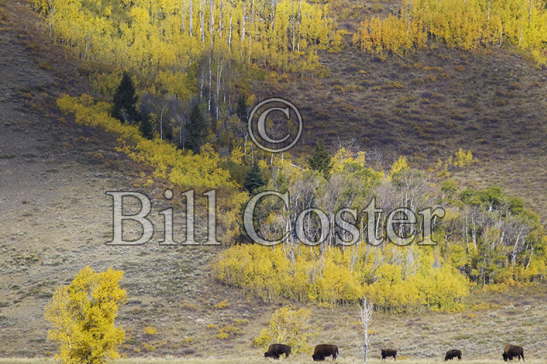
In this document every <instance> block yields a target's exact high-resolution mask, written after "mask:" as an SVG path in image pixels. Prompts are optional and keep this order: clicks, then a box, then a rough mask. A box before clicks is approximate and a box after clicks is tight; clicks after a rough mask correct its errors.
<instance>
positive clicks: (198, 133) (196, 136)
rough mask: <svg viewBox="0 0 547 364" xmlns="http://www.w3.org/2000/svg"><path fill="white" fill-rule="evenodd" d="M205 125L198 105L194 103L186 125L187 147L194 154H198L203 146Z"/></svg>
mask: <svg viewBox="0 0 547 364" xmlns="http://www.w3.org/2000/svg"><path fill="white" fill-rule="evenodd" d="M207 124H208V123H207V120H206V119H205V117H204V116H203V113H202V111H201V108H200V105H199V104H197V103H196V104H195V105H194V107H193V108H192V112H191V113H190V122H189V123H188V147H189V148H190V149H191V150H193V151H194V152H195V153H199V151H200V148H201V146H202V145H203V144H205V139H206V138H207V132H208V125H207Z"/></svg>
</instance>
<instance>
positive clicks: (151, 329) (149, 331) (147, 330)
mask: <svg viewBox="0 0 547 364" xmlns="http://www.w3.org/2000/svg"><path fill="white" fill-rule="evenodd" d="M142 331H143V332H144V333H145V334H146V335H156V334H157V333H158V329H156V328H155V327H153V326H146V327H145V328H144V329H143V330H142Z"/></svg>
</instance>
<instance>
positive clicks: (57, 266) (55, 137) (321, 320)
mask: <svg viewBox="0 0 547 364" xmlns="http://www.w3.org/2000/svg"><path fill="white" fill-rule="evenodd" d="M399 6H400V2H399V1H371V2H366V3H365V2H362V1H353V0H346V1H334V2H333V8H332V12H333V13H335V15H336V17H337V20H338V21H339V26H340V28H342V29H346V30H350V31H351V30H353V29H355V26H356V23H357V21H358V20H359V19H360V18H361V17H362V16H371V15H373V14H388V13H390V12H395V13H396V12H397V9H398V8H399ZM0 29H1V30H0V48H1V51H0V67H2V68H1V69H2V72H3V74H5V75H6V78H5V82H4V83H2V85H0V91H2V92H1V95H0V111H1V114H2V119H1V120H0V127H3V128H4V129H2V133H1V134H0V141H1V142H2V143H0V145H2V149H0V163H1V164H0V166H1V168H2V176H0V178H1V179H0V185H1V189H0V202H1V204H0V212H1V213H2V214H1V215H2V216H3V218H4V223H3V225H2V227H1V228H0V236H1V237H2V239H0V252H1V253H2V255H1V258H0V273H1V274H2V279H1V280H0V343H1V344H0V356H5V357H8V358H9V357H33V356H37V357H46V356H51V355H52V353H53V352H54V350H55V347H54V345H53V344H52V343H51V342H48V341H47V340H46V335H47V329H48V325H47V323H46V322H45V321H44V319H43V308H44V306H45V304H46V303H47V302H48V301H49V299H50V298H51V295H52V293H53V291H54V289H55V287H56V286H58V285H60V284H64V283H66V282H68V281H69V280H70V279H71V278H72V277H73V275H74V274H75V273H76V272H77V271H78V270H79V269H80V268H81V267H82V265H85V264H90V265H93V266H94V267H96V268H98V269H105V268H107V267H109V266H113V267H114V268H116V269H121V270H123V271H125V272H126V278H125V280H124V282H123V288H125V289H126V290H127V291H128V296H129V302H128V303H127V305H125V306H123V307H122V309H121V312H120V317H119V321H118V322H119V324H120V325H121V326H122V327H124V328H125V329H126V331H127V341H126V343H125V344H124V345H123V346H122V347H121V352H122V354H123V355H124V356H127V357H135V358H140V357H145V358H143V359H125V360H120V361H119V363H120V364H122V363H127V364H132V363H143V364H144V363H165V364H169V363H173V364H175V363H189V364H193V363H204V364H208V363H210V364H216V363H219V364H220V363H226V364H230V363H234V364H235V363H255V362H256V363H266V362H269V361H266V360H264V359H261V356H262V352H263V350H262V349H261V348H256V347H253V346H252V345H251V343H252V339H253V338H254V337H256V336H257V335H258V333H259V332H260V330H261V329H262V328H264V327H265V326H266V324H267V322H268V320H269V318H270V315H271V313H272V311H274V310H275V309H277V308H278V307H279V306H281V305H285V304H291V303H292V304H294V302H290V301H286V300H283V299H279V300H278V301H277V302H274V303H271V302H269V303H265V302H263V301H261V300H260V299H258V298H256V297H254V296H252V295H249V294H248V293H247V292H245V291H244V290H241V289H235V288H230V287H227V286H225V285H222V284H220V283H219V282H218V281H216V280H215V279H214V277H213V275H212V272H211V269H210V263H211V262H212V261H213V260H214V259H215V257H216V256H217V253H218V249H216V248H200V249H191V248H186V247H185V248H182V247H176V248H172V249H171V248H162V247H158V246H157V244H151V245H147V246H143V247H131V249H125V248H109V247H105V246H104V245H103V243H104V242H105V241H106V240H107V239H108V238H109V236H110V234H111V226H110V220H109V219H110V213H111V211H110V210H109V207H110V205H109V203H110V201H109V199H108V198H105V196H104V191H105V190H115V189H139V190H142V191H144V192H146V193H148V194H149V195H150V196H152V197H153V199H154V206H155V208H156V210H161V209H162V208H165V207H167V206H166V203H165V200H164V199H163V197H162V195H161V192H162V190H163V188H165V187H166V186H168V184H166V182H165V181H163V180H160V181H155V182H154V183H152V184H147V181H148V180H149V178H150V171H149V170H148V169H144V170H143V169H142V168H141V167H140V166H138V165H136V164H135V163H134V162H133V161H132V160H130V159H129V158H128V157H127V156H125V155H124V154H123V153H120V152H119V150H117V149H116V140H115V137H114V136H112V135H108V134H107V133H104V132H103V131H101V130H97V129H94V128H90V127H82V126H79V125H77V124H75V123H73V122H72V120H71V118H70V117H68V116H63V115H60V114H59V112H58V110H56V109H55V107H54V105H55V99H56V98H57V96H58V95H59V94H60V93H61V92H69V93H73V94H79V93H81V92H87V91H90V89H91V87H89V86H88V85H87V82H88V78H87V76H89V74H92V70H93V67H94V64H93V62H88V63H80V62H79V60H77V59H74V55H73V54H71V53H68V52H66V51H65V50H64V49H63V48H60V47H58V46H56V45H55V44H53V43H51V40H50V39H49V38H48V34H49V33H48V28H47V27H45V26H44V24H43V21H42V20H41V19H39V18H37V17H36V15H35V14H33V13H32V12H31V10H30V7H29V6H28V4H27V3H24V2H23V3H21V2H18V1H11V0H0ZM346 41H348V42H349V39H346ZM318 60H319V62H320V63H322V64H323V65H324V67H325V72H324V73H323V75H322V76H321V77H319V76H318V75H315V74H314V75H313V76H312V75H311V74H310V75H305V74H304V75H302V74H300V75H298V76H297V75H294V74H288V75H287V74H283V73H282V74H280V75H276V76H274V77H268V78H266V80H265V81H256V80H255V81H254V82H253V85H252V92H253V93H254V94H255V95H256V97H257V98H262V97H266V96H279V95H283V96H284V97H285V98H288V99H290V100H292V101H293V102H294V103H295V104H296V105H298V106H299V107H300V109H301V112H302V114H303V116H304V136H303V138H302V141H301V143H300V144H299V146H298V147H297V149H296V151H295V152H296V153H295V154H297V155H303V154H304V153H306V152H308V151H309V150H310V147H311V146H312V145H313V144H315V143H316V142H317V141H318V140H320V141H323V142H325V143H327V144H328V146H329V147H330V148H331V149H332V150H334V149H337V148H338V147H339V146H341V145H342V146H345V147H349V148H350V149H353V150H358V149H360V150H365V151H366V152H367V161H368V162H370V163H371V164H372V165H374V166H378V167H383V168H387V167H388V166H389V165H390V164H391V163H392V162H393V161H394V160H395V159H396V158H397V157H398V156H399V155H401V154H403V155H407V156H408V157H409V159H410V161H411V162H412V163H414V165H416V166H419V167H422V168H428V167H430V166H432V165H433V164H434V163H435V162H436V161H437V160H438V159H439V158H441V159H446V158H447V157H448V156H449V155H452V154H453V153H454V152H455V150H457V149H458V148H465V149H468V150H471V151H473V153H474V154H475V155H476V156H477V157H478V159H479V162H478V163H476V164H473V165H472V166H470V167H468V168H466V169H464V170H459V171H455V172H454V173H455V175H454V176H455V178H456V179H458V180H459V181H460V182H461V183H462V184H463V185H470V186H475V187H484V186H486V185H491V184H497V185H501V186H503V187H505V188H506V189H507V190H509V191H510V192H512V193H514V194H515V195H517V196H520V197H524V198H526V199H527V201H528V202H529V203H530V204H531V206H533V207H535V209H536V211H537V212H538V213H540V214H541V216H542V218H543V223H544V224H545V217H546V214H547V194H545V190H546V187H547V174H546V168H545V166H546V165H547V160H546V158H547V144H546V140H547V125H546V123H545V120H547V104H546V102H547V101H546V100H545V94H547V75H546V73H545V68H538V67H537V65H536V64H534V63H533V62H532V61H530V60H529V59H528V58H527V57H525V56H522V55H521V54H519V53H518V52H513V50H508V49H497V48H495V49H488V50H478V51H473V52H464V51H461V50H454V49H448V48H446V47H444V46H442V45H440V44H439V45H438V46H436V47H435V48H433V49H427V50H423V51H421V52H418V53H414V54H408V55H405V56H389V57H378V56H374V55H369V54H365V53H363V52H361V51H357V50H355V49H343V50H342V51H340V52H337V53H329V52H321V53H320V58H319V59H318ZM90 70H91V71H90ZM183 86H184V85H183ZM249 87H250V86H249ZM133 207H134V206H133ZM177 218H178V219H180V221H182V219H183V216H181V215H179V216H178V217H177ZM157 220H158V221H159V218H158V219H157ZM180 221H179V222H180ZM156 222H157V221H156ZM21 227H25V229H23V228H21ZM4 237H6V238H5V239H3V238H4ZM545 302H547V286H546V285H545V284H544V283H543V284H542V283H540V284H538V285H535V286H528V287H522V288H513V289H511V290H509V291H507V292H504V293H484V292H483V293H476V294H474V295H473V296H471V297H469V298H468V299H467V301H466V302H465V304H466V307H467V308H466V309H465V310H464V311H463V312H460V313H433V312H421V311H420V312H412V313H407V314H400V315H396V314H385V313H377V314H376V315H375V316H374V318H373V322H372V324H371V330H372V332H371V345H372V347H373V358H374V360H373V361H372V363H379V361H378V360H376V358H377V354H378V349H379V348H381V347H384V346H393V347H397V348H398V349H399V350H400V353H401V355H402V356H403V357H406V359H404V360H403V362H405V363H408V364H430V363H434V362H440V361H441V357H442V353H444V352H445V351H446V350H448V349H449V348H452V347H458V348H461V349H462V350H463V351H464V357H465V358H472V360H467V359H465V360H463V361H462V363H476V364H481V363H484V364H490V363H493V362H500V360H501V358H500V352H501V347H502V345H503V344H504V343H506V342H512V343H515V344H521V345H523V346H524V347H525V350H526V355H527V358H529V360H527V361H528V362H530V363H533V364H536V363H538V364H539V363H544V362H545V360H544V358H545V357H547V347H546V346H545V339H546V338H547V328H546V327H545V322H546V321H547V306H546V303H545ZM297 306H298V305H297ZM312 310H313V312H312V323H313V326H314V327H315V330H316V333H315V334H316V336H315V338H314V342H332V343H337V344H339V346H340V347H341V352H342V358H341V359H340V360H339V362H340V363H351V362H354V361H353V359H351V358H357V357H358V356H359V350H360V349H359V345H360V333H359V328H358V319H359V316H358V312H357V309H356V307H354V306H339V307H334V308H331V307H319V306H313V307H312ZM146 327H153V328H155V329H157V330H156V331H157V333H156V334H148V333H146V332H145V328H146ZM148 357H150V358H148ZM159 357H162V358H163V357H176V358H180V357H187V358H188V359H173V360H169V359H154V358H159ZM210 357H215V358H227V359H210ZM424 358H427V359H424ZM309 361H310V359H309V358H308V357H304V358H300V357H299V358H297V359H296V360H295V361H293V359H289V360H286V361H281V362H290V363H292V362H295V363H301V362H302V363H303V362H309ZM49 362H51V361H50V360H46V359H0V363H5V364H7V363H29V364H41V363H49Z"/></svg>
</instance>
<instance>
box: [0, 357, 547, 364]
mask: <svg viewBox="0 0 547 364" xmlns="http://www.w3.org/2000/svg"><path fill="white" fill-rule="evenodd" d="M500 360H501V359H500ZM500 360H495V359H476V360H465V359H463V360H461V361H457V362H458V363H460V364H494V363H499V362H500ZM277 362H279V363H286V364H303V363H310V362H312V360H311V359H309V358H303V357H302V358H289V359H281V360H279V361H274V360H271V359H263V358H262V359H255V358H247V357H245V358H225V359H216V358H205V359H170V358H132V359H123V360H116V361H113V362H112V364H264V363H277ZM327 362H331V361H327ZM362 362H363V360H362V359H358V358H338V359H337V360H336V362H335V363H338V364H354V363H355V364H357V363H362ZM390 362H391V361H390ZM397 362H402V363H404V364H436V363H440V362H443V361H442V358H439V359H426V360H423V359H419V360H414V359H402V360H397ZM545 362H546V361H545V360H543V359H531V360H530V359H529V360H526V363H528V364H543V363H545ZM56 363H57V362H56V361H54V360H51V359H0V364H56ZM369 363H370V364H379V363H386V361H385V360H384V361H383V360H380V359H369Z"/></svg>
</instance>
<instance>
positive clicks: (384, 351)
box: [381, 349, 397, 360]
mask: <svg viewBox="0 0 547 364" xmlns="http://www.w3.org/2000/svg"><path fill="white" fill-rule="evenodd" d="M381 354H382V360H384V359H385V358H389V357H390V356H392V357H393V360H397V350H393V349H382V352H381Z"/></svg>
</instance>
